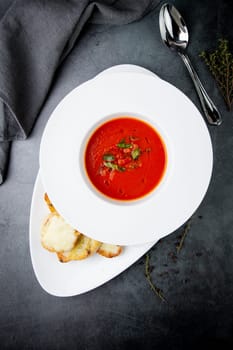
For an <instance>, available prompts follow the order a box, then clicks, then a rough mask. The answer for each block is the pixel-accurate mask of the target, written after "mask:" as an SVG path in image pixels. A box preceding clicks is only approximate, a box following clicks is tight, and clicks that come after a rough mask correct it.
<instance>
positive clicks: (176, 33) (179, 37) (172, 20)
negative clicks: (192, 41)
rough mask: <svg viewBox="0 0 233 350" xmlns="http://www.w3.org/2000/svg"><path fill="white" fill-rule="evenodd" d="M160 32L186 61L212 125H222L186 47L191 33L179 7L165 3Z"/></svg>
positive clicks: (205, 112) (160, 19)
mask: <svg viewBox="0 0 233 350" xmlns="http://www.w3.org/2000/svg"><path fill="white" fill-rule="evenodd" d="M159 26H160V33H161V37H162V39H163V41H164V43H165V44H166V45H167V46H168V47H169V48H170V49H172V50H174V51H177V53H178V54H179V56H180V57H181V58H182V60H183V61H184V63H185V66H186V67H187V69H188V72H189V74H190V76H191V78H192V80H193V83H194V86H195V88H196V91H197V94H198V97H199V99H200V102H201V105H202V108H203V111H204V114H205V116H206V119H207V120H208V122H209V123H210V124H212V125H220V124H221V122H222V118H221V116H220V113H219V112H218V110H217V107H216V106H215V105H214V103H213V102H212V100H211V99H210V97H209V96H208V94H207V92H206V91H205V89H204V87H203V85H202V83H201V82H200V79H199V78H198V75H197V73H196V71H195V70H194V68H193V66H192V64H191V62H190V60H189V58H188V56H187V54H186V53H185V49H186V48H187V46H188V41H189V34H188V29H187V26H186V24H185V22H184V20H183V18H182V17H181V15H180V13H179V12H178V11H177V9H176V8H175V7H174V6H173V5H170V4H164V5H163V6H162V7H161V10H160V14H159Z"/></svg>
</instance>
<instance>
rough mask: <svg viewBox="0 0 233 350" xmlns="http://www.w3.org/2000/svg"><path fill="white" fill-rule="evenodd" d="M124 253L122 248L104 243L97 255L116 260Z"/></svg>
mask: <svg viewBox="0 0 233 350" xmlns="http://www.w3.org/2000/svg"><path fill="white" fill-rule="evenodd" d="M121 252H122V247H121V246H119V245H115V244H107V243H102V244H101V246H100V247H99V249H98V250H97V253H98V254H100V255H102V256H105V257H106V258H114V257H115V256H118V255H120V254H121Z"/></svg>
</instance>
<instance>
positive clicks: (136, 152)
mask: <svg viewBox="0 0 233 350" xmlns="http://www.w3.org/2000/svg"><path fill="white" fill-rule="evenodd" d="M140 154H141V151H140V148H135V149H134V150H133V151H132V152H131V157H132V158H133V160H136V159H138V157H139V156H140Z"/></svg>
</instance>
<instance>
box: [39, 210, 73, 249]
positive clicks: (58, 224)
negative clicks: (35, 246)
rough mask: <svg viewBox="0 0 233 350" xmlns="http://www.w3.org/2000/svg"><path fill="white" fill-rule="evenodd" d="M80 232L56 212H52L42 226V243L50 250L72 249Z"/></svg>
mask: <svg viewBox="0 0 233 350" xmlns="http://www.w3.org/2000/svg"><path fill="white" fill-rule="evenodd" d="M79 235H80V233H79V232H78V231H76V230H75V229H73V228H72V227H71V226H70V225H69V224H67V223H66V222H65V220H64V219H63V218H62V217H61V216H60V215H57V214H56V213H50V214H49V215H48V216H47V217H46V218H45V220H44V222H43V224H42V226H41V244H42V246H43V247H44V248H45V249H47V250H49V251H50V252H64V251H67V250H71V249H72V248H73V247H74V245H75V243H76V241H77V239H78V236H79Z"/></svg>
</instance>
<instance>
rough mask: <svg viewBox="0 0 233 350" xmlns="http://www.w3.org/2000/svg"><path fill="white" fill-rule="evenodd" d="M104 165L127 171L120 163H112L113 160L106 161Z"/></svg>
mask: <svg viewBox="0 0 233 350" xmlns="http://www.w3.org/2000/svg"><path fill="white" fill-rule="evenodd" d="M104 165H105V166H106V167H107V168H109V169H112V170H117V171H121V172H122V171H125V170H126V169H125V168H124V167H122V166H119V165H118V164H114V163H111V162H104Z"/></svg>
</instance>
